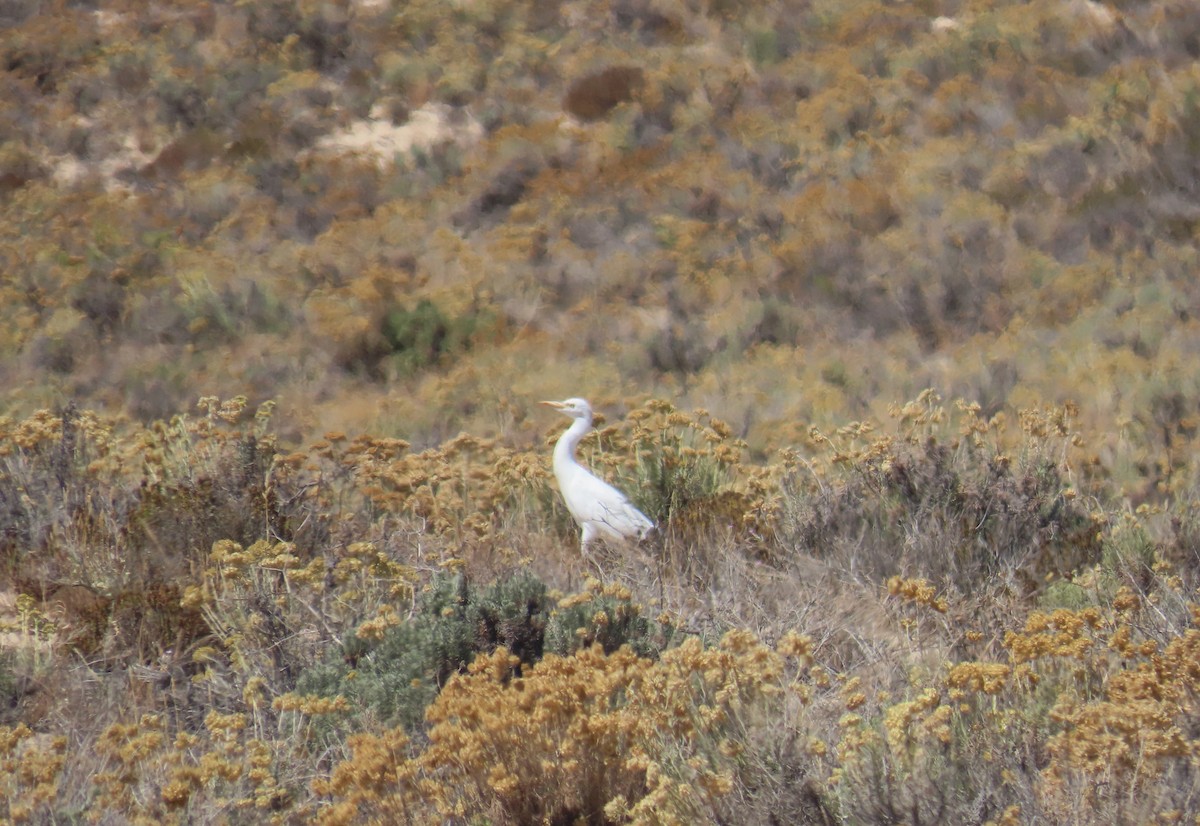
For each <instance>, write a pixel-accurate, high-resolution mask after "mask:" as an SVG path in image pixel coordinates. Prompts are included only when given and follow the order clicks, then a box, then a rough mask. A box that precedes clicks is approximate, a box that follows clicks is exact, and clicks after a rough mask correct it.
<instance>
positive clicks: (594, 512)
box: [542, 399, 654, 552]
mask: <svg viewBox="0 0 1200 826" xmlns="http://www.w3.org/2000/svg"><path fill="white" fill-rule="evenodd" d="M542 404H544V405H546V406H547V407H553V408H554V409H555V410H557V411H559V412H560V413H563V414H565V415H567V416H570V417H571V418H572V419H574V420H575V421H574V422H572V423H571V426H570V427H568V428H567V430H566V432H565V433H563V435H562V436H560V437H559V438H558V443H557V444H555V445H554V478H555V479H557V480H558V489H559V491H561V492H562V498H563V501H564V502H566V504H567V510H569V511H570V512H571V516H573V517H575V521H576V522H578V523H579V526H580V527H581V528H583V537H582V540H581V544H582V546H583V550H584V551H585V552H586V551H587V548H588V545H589V544H590V543H591V542H593V541H594V540H596V539H600V538H605V539H616V540H629V539H642V538H644V537H645V536H646V534H648V533H649V532H650V531H651V530H653V529H654V523H653V522H651V521H650V520H649V519H648V518H647V517H646V514H644V513H642V512H641V511H640V510H638V509H637V508H635V507H634V506H633V503H632V502H630V501H629V498H628V497H626V496H625V494H623V493H621V491H619V490H617V489H616V488H614V487H613V486H612V485H610V484H609V483H608V482H605V481H604V480H603V479H600V478H599V477H597V476H596V475H595V474H593V473H592V472H591V471H589V470H588V469H587V468H585V467H584V466H583V465H581V464H579V462H578V461H576V460H575V448H576V447H578V446H579V442H580V440H581V439H583V437H584V436H585V435H587V432H588V431H589V430H591V429H592V407H591V405H589V404H588V403H587V401H585V400H584V399H567V400H566V401H561V402H542Z"/></svg>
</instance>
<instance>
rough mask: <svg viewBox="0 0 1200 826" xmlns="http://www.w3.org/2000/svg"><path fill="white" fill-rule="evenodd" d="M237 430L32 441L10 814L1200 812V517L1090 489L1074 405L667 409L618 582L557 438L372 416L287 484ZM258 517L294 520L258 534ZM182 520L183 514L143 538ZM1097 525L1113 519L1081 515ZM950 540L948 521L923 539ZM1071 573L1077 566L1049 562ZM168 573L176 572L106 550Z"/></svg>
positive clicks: (146, 818)
mask: <svg viewBox="0 0 1200 826" xmlns="http://www.w3.org/2000/svg"><path fill="white" fill-rule="evenodd" d="M201 410H202V415H201V416H199V417H197V418H191V417H177V418H176V419H174V420H173V421H172V422H171V423H166V424H163V423H157V424H152V425H150V426H148V427H144V428H143V427H137V426H132V425H128V424H120V423H116V422H108V421H106V420H104V419H102V418H100V417H97V416H95V415H94V414H91V413H88V412H73V411H64V412H63V413H61V414H53V413H44V414H39V415H38V416H35V417H33V418H31V419H29V420H27V421H23V422H9V423H6V424H5V430H4V434H3V443H2V444H3V448H2V450H0V452H2V453H3V461H4V465H3V467H4V474H3V476H0V491H3V492H4V495H5V496H6V497H8V498H6V499H5V501H6V502H11V503H15V505H16V507H15V508H14V510H13V513H14V514H16V517H18V518H13V519H11V520H10V522H9V524H10V525H12V526H13V527H14V529H17V528H19V529H20V532H12V533H10V535H9V537H8V540H7V542H8V544H7V546H6V547H7V548H8V551H7V553H8V554H9V555H10V556H9V560H8V564H10V565H11V566H12V568H11V569H12V570H14V571H20V572H22V578H21V579H20V580H19V582H21V583H23V584H22V585H21V588H22V591H21V593H20V594H19V595H18V596H17V597H16V598H15V600H14V601H13V604H12V605H11V606H10V609H11V610H9V611H8V612H7V614H6V615H5V624H6V631H7V633H8V634H10V636H8V637H6V639H10V640H16V639H18V637H13V636H11V635H12V634H19V635H20V637H19V639H20V640H21V641H22V644H20V645H16V644H14V645H6V647H5V649H4V651H3V655H4V656H3V659H2V660H0V677H2V678H3V679H0V686H3V687H4V690H5V692H6V694H7V695H8V698H9V699H8V702H9V703H10V704H11V707H12V711H11V712H10V715H9V720H8V724H7V725H6V726H5V727H3V728H0V731H3V732H4V733H5V734H4V739H3V740H2V741H0V784H2V787H3V788H4V790H5V798H4V799H5V800H6V801H7V803H6V805H7V806H8V808H7V810H6V816H7V817H8V818H10V819H12V820H15V821H34V822H50V821H53V820H56V819H63V818H68V817H73V816H75V815H76V814H79V813H82V812H84V810H85V809H86V812H87V814H86V817H87V818H88V819H90V820H91V821H93V822H150V821H152V820H153V821H158V822H196V821H218V820H220V821H226V820H235V821H241V820H255V821H256V822H261V821H262V820H264V819H266V820H271V821H274V822H301V821H307V820H309V819H311V818H314V817H316V818H319V819H321V820H322V821H324V822H328V823H341V822H357V821H358V820H361V819H363V818H366V819H368V820H397V819H399V820H403V821H405V822H431V823H432V822H447V821H450V822H460V821H461V822H469V821H471V820H473V819H476V818H485V819H487V820H489V821H491V822H506V823H526V822H531V821H545V822H554V823H566V822H576V821H579V820H582V821H585V822H594V823H620V822H634V823H661V822H726V821H728V820H730V819H738V820H744V821H747V822H754V823H773V822H785V821H786V822H811V823H833V822H869V823H870V822H878V823H883V822H897V821H903V822H914V823H915V822H946V821H949V820H953V821H955V822H964V823H981V824H982V823H985V822H995V823H1018V822H1063V823H1066V822H1075V823H1078V822H1088V823H1110V822H1147V821H1148V820H1153V819H1154V818H1162V817H1166V818H1171V817H1174V816H1176V815H1178V816H1184V817H1191V816H1193V815H1195V814H1196V813H1197V812H1198V811H1200V807H1198V805H1197V798H1196V795H1197V791H1198V789H1197V774H1196V772H1195V768H1194V760H1195V757H1194V753H1195V748H1196V741H1195V737H1194V732H1195V721H1196V719H1198V717H1197V715H1198V713H1200V712H1198V710H1197V709H1196V707H1195V703H1194V699H1195V697H1196V696H1197V693H1198V691H1197V690H1198V689H1200V685H1197V683H1196V673H1195V668H1194V661H1195V659H1196V656H1197V652H1196V651H1195V650H1194V649H1195V647H1196V640H1197V639H1200V632H1198V631H1197V630H1196V626H1197V621H1198V620H1197V617H1198V616H1200V609H1197V607H1196V603H1195V598H1194V592H1193V591H1192V590H1190V589H1191V586H1190V585H1188V584H1187V583H1190V582H1194V581H1195V578H1196V576H1197V574H1196V571H1195V570H1194V569H1192V568H1189V567H1187V565H1186V564H1185V565H1183V566H1182V567H1172V565H1171V563H1170V562H1169V561H1168V560H1167V559H1166V557H1167V556H1174V557H1175V558H1176V559H1177V560H1182V561H1184V562H1187V561H1188V560H1189V559H1190V558H1189V557H1188V556H1187V554H1186V553H1183V550H1182V549H1184V548H1187V547H1190V545H1189V544H1188V543H1189V542H1190V537H1191V533H1190V532H1189V530H1188V529H1187V525H1188V524H1189V523H1188V522H1186V521H1185V520H1183V519H1181V518H1180V515H1179V514H1177V515H1176V516H1175V518H1174V519H1172V515H1171V513H1170V512H1163V513H1156V512H1154V511H1153V510H1152V509H1144V510H1143V512H1142V513H1141V514H1133V513H1129V512H1122V511H1120V510H1119V509H1114V508H1111V507H1106V506H1105V505H1104V504H1103V503H1104V499H1102V498H1100V494H1102V492H1103V491H1102V487H1097V488H1096V490H1095V491H1089V489H1088V488H1087V487H1086V486H1085V483H1084V482H1083V481H1082V480H1081V479H1080V480H1078V481H1076V482H1074V483H1071V485H1070V486H1069V487H1068V486H1067V483H1065V482H1064V481H1063V477H1064V476H1067V475H1070V474H1073V473H1075V471H1074V462H1076V461H1077V460H1076V459H1075V458H1074V457H1075V456H1076V451H1081V450H1082V449H1083V446H1084V444H1085V443H1086V438H1085V434H1083V433H1081V432H1079V430H1078V428H1077V426H1076V425H1075V424H1073V423H1072V419H1071V415H1070V414H1071V411H1070V410H1069V409H1049V408H1047V409H1038V410H1035V411H1029V412H1026V413H1022V414H1020V415H1019V416H1017V417H1016V419H1017V420H1018V421H1019V422H1020V423H1021V426H1020V427H1019V428H1016V429H1014V431H1012V432H1010V431H1009V430H1008V429H1007V428H1005V427H1003V426H1002V425H1001V423H1000V422H999V421H998V420H993V421H992V422H991V423H985V422H983V421H982V420H981V419H980V418H979V416H978V411H977V410H976V409H975V408H974V407H972V406H971V405H956V406H950V407H944V406H943V405H942V404H941V402H940V400H939V399H938V398H937V397H936V396H935V395H931V394H923V395H922V396H921V397H920V398H919V399H918V400H917V401H915V402H913V403H911V404H908V405H898V406H897V407H896V408H895V415H894V416H893V417H892V418H891V419H890V420H889V421H886V422H879V423H873V424H868V423H855V424H853V425H847V427H845V428H842V429H840V430H839V431H838V432H837V433H834V434H832V435H828V436H826V435H824V434H821V433H817V432H814V433H813V434H812V440H811V443H810V450H808V451H807V452H806V453H804V454H802V453H800V452H798V451H791V452H788V453H785V454H783V455H781V456H780V457H779V458H778V459H776V460H775V461H773V462H769V463H766V464H762V465H758V464H755V463H753V462H751V461H750V460H749V459H748V458H747V456H746V455H745V453H744V449H743V448H742V446H741V445H740V444H739V443H738V442H737V441H736V439H733V437H732V435H731V434H729V433H728V431H727V430H726V428H725V426H724V425H723V424H722V423H720V422H719V421H715V420H713V419H711V418H710V417H708V416H707V415H706V414H704V413H702V412H701V413H699V414H692V413H683V412H680V411H677V410H675V409H673V408H671V407H670V406H668V405H665V404H662V403H660V402H650V403H648V404H646V405H645V406H644V407H642V408H639V409H637V410H635V411H633V412H631V414H630V415H629V416H628V417H627V418H625V419H624V420H623V421H620V422H616V423H613V424H610V425H608V426H605V427H602V428H601V429H600V431H599V432H598V434H597V436H596V437H595V438H594V439H593V440H592V441H591V442H590V447H588V448H587V449H585V455H587V456H588V457H589V459H590V460H591V461H594V462H596V463H597V464H598V465H600V467H601V468H602V469H605V468H607V470H605V472H608V473H617V474H627V475H626V476H623V479H624V482H625V483H626V484H633V483H634V480H637V479H646V480H648V481H650V482H652V483H653V484H649V485H647V486H646V487H645V489H644V494H643V495H644V496H646V497H648V498H647V500H646V501H647V502H649V503H651V504H650V505H648V506H651V507H657V508H658V509H659V510H657V511H656V513H658V514H660V518H662V519H663V520H664V525H665V530H664V531H663V532H662V536H661V541H660V544H659V545H658V546H655V547H646V548H629V549H625V550H624V551H622V552H621V553H620V554H617V555H615V556H614V557H613V560H612V565H611V567H610V568H609V570H607V571H606V576H605V578H606V580H607V582H606V583H600V582H597V581H595V580H591V579H589V576H588V571H589V568H590V566H589V564H588V563H587V561H585V560H582V559H580V558H579V557H578V554H577V551H576V550H575V540H574V535H573V531H572V530H571V528H570V526H569V524H568V523H567V520H566V517H565V516H564V514H563V513H562V512H561V507H560V506H559V505H558V503H557V499H556V498H555V497H553V496H552V495H550V494H551V487H550V485H549V478H550V477H549V471H548V467H547V461H546V456H545V452H544V451H541V450H539V451H537V452H534V453H530V452H527V451H523V450H520V449H514V448H511V447H507V446H505V445H503V444H501V443H499V442H494V441H490V440H480V439H474V438H470V437H466V436H463V437H459V438H457V439H454V440H451V441H449V442H447V443H446V444H444V445H442V446H440V447H438V448H436V449H433V450H427V451H422V452H416V453H414V452H413V451H412V450H411V448H410V447H409V446H408V445H407V444H405V443H403V442H401V441H398V440H390V439H373V438H367V437H362V438H354V439H350V438H347V437H344V436H342V435H340V434H336V433H334V434H329V435H328V436H327V437H326V438H325V439H323V440H321V441H319V442H318V443H316V444H314V445H312V446H310V447H309V448H306V449H302V450H297V451H292V452H276V453H274V454H273V456H272V457H271V458H269V459H267V460H263V461H262V462H261V463H260V460H259V459H258V458H257V457H258V455H259V451H260V449H261V447H262V446H264V445H276V444H277V441H276V437H274V436H273V435H272V433H271V427H270V410H269V408H264V409H261V410H259V411H258V413H257V415H256V416H251V415H250V411H248V410H247V409H246V407H245V404H244V402H243V401H241V400H236V399H235V400H233V401H231V402H226V403H221V402H218V401H216V400H205V402H204V404H203V406H202V408H201ZM251 437H253V442H252V441H251ZM252 444H253V445H254V447H253V449H251V447H250V445H252ZM589 451H590V452H589ZM130 456H137V457H139V460H138V461H136V462H134V461H130V460H129V459H128V458H127V457H130ZM1009 457H1013V458H1009ZM1027 474H1033V475H1032V476H1027ZM1076 478H1077V479H1078V476H1077V477H1076ZM218 480H219V482H220V483H219V484H216V483H217V481H218ZM664 480H665V481H664ZM1056 480H1057V481H1056ZM17 485H21V486H23V489H24V490H25V491H26V493H27V495H26V496H25V497H24V498H21V497H19V496H16V497H14V495H13V492H14V491H16V490H17V489H18V488H17ZM79 490H84V491H91V492H92V493H91V495H90V499H87V500H84V501H87V502H88V503H89V504H88V505H87V507H82V508H80V507H77V506H73V503H76V502H78V501H80V500H79V499H78V498H77V493H76V492H77V491H79ZM101 492H104V493H105V496H104V497H101V496H100V495H99V494H100V493H101ZM33 494H36V495H33ZM218 494H219V495H218ZM1014 497H1017V498H1016V499H1014ZM197 498H199V499H200V501H203V502H205V503H208V504H206V506H205V507H207V508H208V509H209V510H208V513H209V514H210V515H211V517H212V518H213V520H214V521H213V522H212V524H213V525H216V526H223V529H224V530H229V531H231V532H241V533H239V534H238V535H239V536H241V537H242V539H241V540H238V539H233V538H223V539H219V540H216V541H214V542H212V543H211V546H210V547H209V548H208V549H207V550H206V551H204V552H203V553H200V552H198V551H197V550H196V549H195V548H194V539H193V537H192V535H191V533H190V531H183V532H179V533H170V532H167V531H166V528H165V526H169V525H171V524H173V521H178V522H179V524H181V525H186V524H187V522H186V518H187V517H186V515H187V514H188V513H190V512H191V510H192V509H193V508H194V507H195V505H194V503H195V502H196V501H197ZM977 500H978V501H979V502H987V503H990V504H991V507H992V510H991V511H990V512H988V513H987V514H986V519H981V518H980V515H979V511H978V510H976V508H977V506H976V505H975V504H974V503H975V502H976V501H977ZM1018 501H1019V503H1021V504H1019V506H1018V505H1016V504H1013V503H1014V502H1018ZM226 502H228V503H230V505H229V506H230V507H235V506H237V507H242V505H240V504H237V503H245V502H257V503H258V504H255V505H254V506H253V507H254V510H253V512H254V513H256V514H257V516H256V518H255V519H254V521H253V522H252V523H250V524H249V525H247V523H245V522H244V521H241V520H234V519H231V518H229V517H226V516H222V514H223V511H222V510H221V508H222V507H225V505H224V503H226ZM695 502H700V503H710V502H720V503H722V505H721V506H720V508H717V509H716V510H715V511H712V509H711V508H710V511H712V512H714V513H717V514H719V517H718V518H700V517H699V516H697V510H696V509H695V508H693V507H692V504H693V503H695ZM1081 502H1087V503H1088V510H1087V511H1080V513H1079V514H1078V515H1072V514H1073V513H1074V512H1073V511H1072V508H1074V507H1076V506H1077V505H1078V503H1081ZM702 507H703V506H702ZM148 509H151V510H148ZM150 512H152V513H154V514H156V516H155V520H156V521H155V524H156V525H157V526H159V527H158V528H157V529H156V530H154V531H147V530H145V529H139V530H135V529H133V528H134V527H137V526H144V524H145V520H146V514H147V513H150ZM832 513H836V514H838V516H837V518H836V520H835V519H831V517H830V514H832ZM1030 513H1034V514H1041V515H1042V518H1041V521H1037V520H1035V523H1036V524H1035V527H1036V529H1035V530H1033V532H1032V533H1029V531H1030V530H1031V528H1030V523H1029V519H1030V516H1029V514H1030ZM1181 513H1182V512H1181ZM964 514H965V515H966V516H965V518H966V521H967V522H968V523H969V524H971V525H972V526H973V527H974V531H973V533H971V534H969V535H968V534H963V533H960V532H961V530H962V527H961V525H962V523H963V520H964ZM172 515H180V519H179V520H173V519H172ZM710 516H711V513H710ZM1077 518H1081V519H1083V520H1084V523H1085V524H1087V525H1089V526H1090V528H1089V531H1088V533H1087V534H1086V535H1084V534H1082V533H1072V532H1070V531H1064V530H1063V529H1062V528H1061V527H1056V528H1053V529H1052V530H1049V529H1047V528H1046V527H1045V526H1047V525H1050V526H1054V525H1058V526H1061V525H1073V524H1075V522H1074V521H1073V520H1075V519H1077ZM814 519H815V520H817V522H818V523H819V524H820V525H822V526H823V527H822V529H821V531H818V532H817V533H815V534H814V533H813V530H812V527H811V526H812V524H814ZM988 520H994V521H995V523H996V524H994V525H992V526H991V527H987V526H986V525H985V524H984V523H985V522H987V521H988ZM910 523H912V524H911V527H910ZM97 525H101V526H103V527H104V530H103V531H99V529H98V528H97V527H96V526H97ZM35 528H36V530H35ZM898 528H899V530H898ZM928 531H940V532H941V533H940V535H941V536H942V537H944V538H943V539H940V540H938V541H937V542H933V541H932V540H931V541H929V543H928V544H925V545H922V546H920V547H921V548H922V552H921V555H920V556H918V555H914V554H911V553H906V552H905V550H904V549H905V547H906V545H905V543H906V542H911V541H913V540H916V539H920V538H921V537H922V535H923V532H928ZM968 536H973V537H975V539H976V540H978V541H977V542H976V544H975V545H971V544H970V543H968V542H967V541H966V537H968ZM1021 536H1024V537H1026V540H1025V541H1026V545H1027V547H1026V549H1025V551H1024V552H1021V553H1008V552H1004V548H1006V547H1008V546H1007V545H1006V543H1007V542H1010V541H1012V542H1015V540H1010V539H1009V537H1021ZM98 537H99V538H100V539H101V540H102V541H97V538H98ZM814 537H815V538H814ZM851 539H853V541H851ZM1039 542H1041V543H1047V544H1046V545H1045V550H1039V545H1038V543H1039ZM1051 552H1053V553H1054V554H1056V555H1058V557H1060V558H1062V557H1063V555H1064V554H1066V555H1067V556H1066V558H1071V559H1075V560H1076V564H1075V566H1074V568H1073V570H1070V571H1067V570H1063V569H1062V568H1061V567H1046V565H1045V563H1044V561H1043V555H1044V554H1046V553H1051ZM150 554H157V555H159V557H158V558H159V563H160V564H159V566H158V568H157V569H151V568H139V567H137V565H127V566H125V567H124V568H123V569H122V570H121V571H120V572H118V571H115V570H110V569H108V568H106V567H105V562H104V560H106V559H116V558H121V559H127V560H138V559H143V558H147V555H150ZM164 554H165V556H164ZM937 554H941V555H943V556H944V557H946V558H944V559H941V560H939V559H937V558H936V555H937ZM971 554H976V555H981V556H977V557H972V556H971ZM1071 554H1074V556H1071ZM35 561H36V564H34V563H35ZM514 570H516V571H518V572H519V573H518V574H517V575H515V576H514V575H513V571H514ZM167 572H169V573H167ZM83 577H87V578H86V579H83ZM530 778H533V779H534V780H533V781H532V782H531V781H530ZM1118 790H1119V791H1118Z"/></svg>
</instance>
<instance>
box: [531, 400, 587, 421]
mask: <svg viewBox="0 0 1200 826" xmlns="http://www.w3.org/2000/svg"><path fill="white" fill-rule="evenodd" d="M542 404H544V405H546V407H553V408H554V409H555V410H557V411H558V412H559V413H562V414H563V415H564V416H570V417H571V418H572V419H587V420H588V421H591V419H592V406H591V405H590V404H588V403H587V399H566V400H565V401H561V402H542Z"/></svg>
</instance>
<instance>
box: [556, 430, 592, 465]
mask: <svg viewBox="0 0 1200 826" xmlns="http://www.w3.org/2000/svg"><path fill="white" fill-rule="evenodd" d="M591 429H592V420H591V419H590V418H583V419H576V420H575V421H574V422H572V423H571V426H570V427H568V428H567V429H566V431H565V432H564V433H563V435H561V436H559V437H558V442H557V443H556V444H555V445H554V469H555V471H556V472H557V471H558V469H559V468H560V467H567V466H569V465H573V464H576V462H575V448H577V447H579V443H580V442H581V441H582V440H583V437H584V436H586V435H587V432H588V431H589V430H591Z"/></svg>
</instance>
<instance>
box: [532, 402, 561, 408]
mask: <svg viewBox="0 0 1200 826" xmlns="http://www.w3.org/2000/svg"><path fill="white" fill-rule="evenodd" d="M538 404H544V405H546V407H553V408H554V409H555V410H562V409H563V408H564V407H566V405H564V404H563V403H562V402H538Z"/></svg>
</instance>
